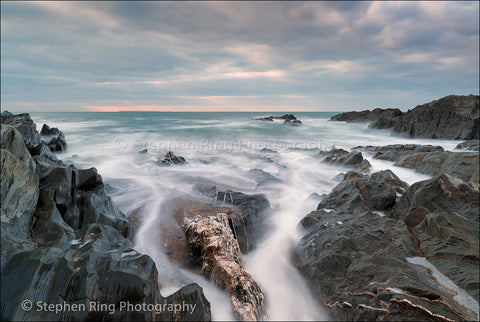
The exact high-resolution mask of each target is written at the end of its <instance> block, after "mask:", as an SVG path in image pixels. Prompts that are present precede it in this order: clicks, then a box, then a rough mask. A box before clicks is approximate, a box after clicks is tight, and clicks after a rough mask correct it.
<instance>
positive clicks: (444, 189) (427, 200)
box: [390, 174, 479, 222]
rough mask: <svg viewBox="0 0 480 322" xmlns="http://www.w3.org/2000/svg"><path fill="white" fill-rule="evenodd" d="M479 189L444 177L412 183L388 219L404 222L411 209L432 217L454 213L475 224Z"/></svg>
mask: <svg viewBox="0 0 480 322" xmlns="http://www.w3.org/2000/svg"><path fill="white" fill-rule="evenodd" d="M478 197H479V190H478V185H477V184H474V183H467V182H464V181H462V180H461V179H459V178H455V177H451V176H449V175H447V174H442V175H439V176H436V177H434V178H432V179H430V180H424V181H419V182H416V183H414V184H413V185H411V186H410V188H409V189H408V190H407V192H406V193H405V194H404V195H403V197H402V198H401V199H400V201H399V202H398V204H397V205H396V206H395V208H393V209H392V211H391V213H390V216H391V217H393V218H398V219H404V218H405V217H406V216H407V214H408V213H409V212H411V211H412V210H413V209H414V208H418V207H424V208H426V209H427V210H428V212H431V213H444V212H455V213H458V214H460V215H462V216H464V217H466V218H469V219H470V220H473V221H476V222H478V220H479V219H478V212H479V201H478Z"/></svg>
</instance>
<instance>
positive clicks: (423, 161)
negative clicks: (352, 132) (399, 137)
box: [355, 144, 479, 183]
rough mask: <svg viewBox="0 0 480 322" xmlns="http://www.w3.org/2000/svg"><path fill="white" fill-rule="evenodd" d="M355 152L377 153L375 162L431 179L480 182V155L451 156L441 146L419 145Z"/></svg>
mask: <svg viewBox="0 0 480 322" xmlns="http://www.w3.org/2000/svg"><path fill="white" fill-rule="evenodd" d="M355 149H360V150H363V151H367V152H370V153H375V155H374V156H373V158H374V159H380V160H388V161H395V163H394V165H396V166H400V167H404V168H410V169H416V170H417V171H418V172H421V173H425V174H428V175H431V176H436V175H439V174H442V173H446V174H449V175H451V176H456V177H459V178H461V179H462V180H465V181H472V182H476V183H478V182H479V181H478V180H479V171H478V163H479V155H478V153H475V152H450V151H445V150H444V149H443V148H442V147H440V146H431V145H416V144H407V145H402V144H396V145H386V146H379V147H376V146H366V147H356V148H355Z"/></svg>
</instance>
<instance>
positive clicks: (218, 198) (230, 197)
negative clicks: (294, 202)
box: [194, 184, 271, 254]
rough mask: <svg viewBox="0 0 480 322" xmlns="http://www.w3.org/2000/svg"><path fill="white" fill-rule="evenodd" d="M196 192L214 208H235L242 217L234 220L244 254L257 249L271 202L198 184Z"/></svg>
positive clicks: (257, 196)
mask: <svg viewBox="0 0 480 322" xmlns="http://www.w3.org/2000/svg"><path fill="white" fill-rule="evenodd" d="M194 191H195V192H197V193H200V194H201V195H203V196H206V197H208V198H209V199H210V200H211V201H212V205H213V206H221V207H229V206H230V207H233V208H235V209H238V210H239V211H240V212H241V216H236V217H233V218H232V224H233V228H234V231H235V235H236V238H237V239H238V244H239V245H240V249H241V251H242V253H244V254H246V253H248V252H249V251H250V250H252V249H254V248H255V245H256V243H257V242H258V240H260V239H261V238H262V237H263V234H264V232H265V218H266V217H267V216H268V215H269V214H270V213H271V207H270V202H269V201H268V199H267V198H266V197H265V195H263V194H255V195H247V194H244V193H241V192H237V191H232V190H229V189H226V190H224V191H222V190H220V189H218V188H217V187H216V186H212V185H210V184H197V185H196V186H195V187H194Z"/></svg>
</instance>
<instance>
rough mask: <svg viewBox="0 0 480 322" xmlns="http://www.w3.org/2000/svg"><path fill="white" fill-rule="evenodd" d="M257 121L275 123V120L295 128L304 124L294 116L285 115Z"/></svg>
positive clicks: (267, 117) (262, 118)
mask: <svg viewBox="0 0 480 322" xmlns="http://www.w3.org/2000/svg"><path fill="white" fill-rule="evenodd" d="M255 120H257V121H270V122H273V120H284V122H283V124H289V125H293V126H299V125H301V124H302V121H300V120H299V119H297V118H296V117H295V115H293V114H285V115H282V116H266V117H260V118H256V119H255Z"/></svg>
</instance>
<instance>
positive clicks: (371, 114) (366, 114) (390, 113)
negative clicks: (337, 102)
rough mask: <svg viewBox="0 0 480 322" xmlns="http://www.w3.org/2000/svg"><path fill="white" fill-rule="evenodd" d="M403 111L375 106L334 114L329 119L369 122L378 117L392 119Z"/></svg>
mask: <svg viewBox="0 0 480 322" xmlns="http://www.w3.org/2000/svg"><path fill="white" fill-rule="evenodd" d="M402 114H403V113H402V111H400V110H399V109H398V108H387V109H382V108H376V109H373V110H372V111H370V110H364V111H361V112H345V113H341V114H337V115H334V116H332V117H331V118H330V121H345V122H370V121H374V120H376V119H379V118H385V119H392V118H395V117H398V116H401V115H402Z"/></svg>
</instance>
